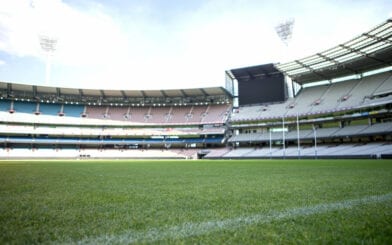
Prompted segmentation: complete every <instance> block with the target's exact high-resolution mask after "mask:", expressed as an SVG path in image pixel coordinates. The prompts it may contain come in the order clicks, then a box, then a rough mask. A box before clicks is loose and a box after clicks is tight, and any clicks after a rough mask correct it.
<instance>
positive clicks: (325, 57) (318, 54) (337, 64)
mask: <svg viewBox="0 0 392 245" xmlns="http://www.w3.org/2000/svg"><path fill="white" fill-rule="evenodd" d="M316 55H317V56H319V57H321V58H323V59H324V60H327V61H331V62H333V63H335V65H336V66H339V65H340V63H339V62H338V61H336V60H335V59H332V58H330V57H327V56H325V55H322V54H321V53H317V54H316ZM343 69H345V70H348V71H351V72H353V73H356V74H358V73H359V72H358V71H357V70H354V69H351V68H348V67H345V66H344V68H343Z"/></svg>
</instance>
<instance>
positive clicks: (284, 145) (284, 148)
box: [282, 115, 286, 158]
mask: <svg viewBox="0 0 392 245" xmlns="http://www.w3.org/2000/svg"><path fill="white" fill-rule="evenodd" d="M284 130H285V127H284V115H283V116H282V139H283V158H286V138H285V132H284Z"/></svg>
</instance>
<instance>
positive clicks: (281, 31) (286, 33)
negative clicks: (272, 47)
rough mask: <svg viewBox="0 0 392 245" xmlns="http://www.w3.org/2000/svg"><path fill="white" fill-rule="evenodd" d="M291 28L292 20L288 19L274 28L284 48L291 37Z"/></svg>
mask: <svg viewBox="0 0 392 245" xmlns="http://www.w3.org/2000/svg"><path fill="white" fill-rule="evenodd" d="M293 27H294V19H288V20H286V21H284V22H282V23H280V24H279V25H277V26H276V27H275V31H276V33H277V34H278V36H279V38H280V40H282V42H283V43H284V44H286V46H288V43H289V42H290V40H291V37H292V36H293Z"/></svg>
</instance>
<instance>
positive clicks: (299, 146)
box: [297, 112, 301, 158]
mask: <svg viewBox="0 0 392 245" xmlns="http://www.w3.org/2000/svg"><path fill="white" fill-rule="evenodd" d="M297 142H298V158H301V143H300V140H299V120H298V112H297Z"/></svg>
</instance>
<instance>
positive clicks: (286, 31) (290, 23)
mask: <svg viewBox="0 0 392 245" xmlns="http://www.w3.org/2000/svg"><path fill="white" fill-rule="evenodd" d="M293 27H294V19H288V20H286V21H284V22H282V23H280V24H279V25H277V26H276V27H275V31H276V33H277V34H278V36H279V38H280V40H282V42H283V43H284V44H285V45H286V51H287V52H288V51H289V50H288V46H289V42H290V40H291V38H292V36H293ZM287 58H288V57H287ZM286 84H287V86H288V90H289V97H294V94H295V93H294V91H293V82H292V81H291V80H290V81H287V80H286ZM298 130H299V126H298V117H297V131H298ZM285 131H286V130H285V125H284V115H283V116H282V143H283V158H285V156H286V139H285ZM297 141H298V158H299V157H300V155H301V153H300V139H299V136H298V138H297Z"/></svg>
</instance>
